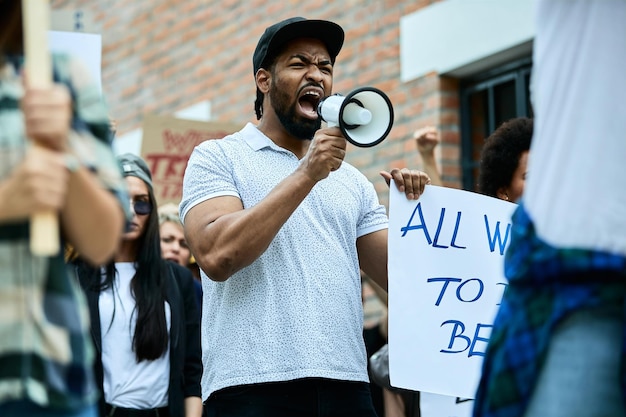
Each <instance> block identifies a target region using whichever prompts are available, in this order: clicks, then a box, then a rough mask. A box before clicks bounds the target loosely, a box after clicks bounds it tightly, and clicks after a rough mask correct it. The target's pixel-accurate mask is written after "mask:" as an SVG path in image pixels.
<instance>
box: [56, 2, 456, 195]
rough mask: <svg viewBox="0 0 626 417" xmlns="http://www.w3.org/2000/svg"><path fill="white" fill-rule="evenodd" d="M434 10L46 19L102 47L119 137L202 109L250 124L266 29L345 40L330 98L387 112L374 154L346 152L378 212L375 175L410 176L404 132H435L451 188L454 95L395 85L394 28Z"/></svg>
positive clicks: (218, 11) (204, 5) (400, 5)
mask: <svg viewBox="0 0 626 417" xmlns="http://www.w3.org/2000/svg"><path fill="white" fill-rule="evenodd" d="M433 2H434V0H405V1H400V0H397V1H394V0H345V1H341V2H322V3H320V2H318V1H311V0H298V1H296V0H284V1H274V2H265V1H258V0H257V1H254V0H251V1H246V2H243V1H238V0H220V1H213V0H99V1H89V0H52V2H51V4H52V7H53V8H54V9H59V10H61V9H65V10H76V9H78V10H82V11H84V12H85V13H88V14H90V15H91V16H92V17H93V20H94V22H95V25H96V29H97V30H98V31H99V32H100V33H101V34H102V42H103V57H102V58H103V61H102V63H103V70H102V71H103V72H102V73H103V88H104V92H105V94H106V99H107V102H108V103H109V106H110V108H111V114H112V116H113V117H114V118H115V119H117V121H118V129H119V132H120V133H124V132H127V131H130V130H132V129H135V128H138V127H140V126H141V121H142V115H143V114H145V113H156V114H172V113H173V112H174V111H176V110H179V109H182V108H185V107H188V106H190V105H192V104H194V103H197V102H199V101H202V100H210V102H211V111H212V116H213V119H214V120H221V121H235V122H240V123H244V122H247V121H254V120H255V116H254V109H253V102H254V98H255V88H254V79H253V75H252V53H253V51H254V47H255V46H256V42H257V40H258V38H259V36H260V35H261V33H262V32H263V30H264V29H265V27H267V26H269V25H270V24H272V23H275V22H276V21H278V20H281V19H283V18H286V17H291V16H295V15H301V16H305V17H308V18H321V19H329V20H333V21H335V22H337V23H339V24H340V25H341V26H342V27H343V28H344V30H345V31H346V42H345V44H344V48H343V50H342V51H341V53H340V55H339V57H338V61H337V66H336V69H335V85H334V91H335V92H342V93H347V92H349V91H351V90H352V89H353V88H356V87H360V86H366V85H371V86H375V87H377V88H380V89H381V90H383V91H384V92H385V93H387V94H388V95H389V97H390V98H391V101H392V103H393V104H394V110H395V122H394V127H393V129H392V131H391V134H390V136H389V137H388V138H387V140H385V141H384V142H383V143H381V144H380V145H378V146H376V147H374V148H367V149H357V148H354V147H351V149H350V151H349V153H348V157H347V160H348V161H349V162H350V163H353V164H354V165H356V166H357V167H359V168H360V169H361V170H362V171H363V172H364V173H365V175H366V176H367V177H368V178H370V179H371V180H372V181H373V182H374V185H375V187H376V189H377V190H378V191H379V195H380V196H381V201H383V202H384V203H385V204H386V203H387V195H386V194H387V193H386V190H387V186H386V185H385V184H384V181H383V180H382V178H380V177H379V176H378V172H379V171H380V170H382V169H389V168H390V167H392V166H395V167H405V166H407V167H412V168H419V167H420V166H421V161H420V160H419V156H418V154H417V151H416V148H415V143H414V142H413V139H412V132H413V131H414V130H415V129H416V128H418V127H421V126H424V125H426V124H432V125H436V126H438V127H439V128H440V129H441V131H442V140H443V143H442V146H441V147H440V148H439V152H440V154H439V156H440V162H441V164H440V165H441V168H442V171H443V175H444V181H445V182H446V184H447V185H450V186H459V185H460V169H459V160H460V159H459V155H460V147H459V135H460V134H459V120H458V119H459V116H458V107H459V103H458V85H457V82H456V80H453V79H445V78H441V77H439V76H438V75H437V74H428V75H427V76H424V77H422V78H420V79H417V80H412V81H410V82H407V83H401V82H400V61H399V53H400V45H399V35H400V29H399V22H400V18H401V17H402V16H404V15H406V14H408V13H411V12H414V11H416V10H419V9H420V8H422V7H426V6H428V5H429V4H430V3H433Z"/></svg>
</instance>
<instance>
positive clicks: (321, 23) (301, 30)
mask: <svg viewBox="0 0 626 417" xmlns="http://www.w3.org/2000/svg"><path fill="white" fill-rule="evenodd" d="M344 36H345V35H344V32H343V29H342V28H341V26H339V25H338V24H336V23H333V22H329V21H328V20H309V19H305V18H304V17H292V18H289V19H286V20H283V21H282V22H278V23H275V24H273V25H272V26H270V27H268V28H267V29H265V32H263V35H262V36H261V38H260V39H259V43H258V44H257V45H256V49H255V50H254V55H253V57H252V64H253V75H255V76H256V72H257V71H258V70H259V68H261V67H262V66H263V62H264V61H265V60H266V59H267V58H268V57H272V56H274V55H275V54H276V53H277V52H278V51H279V50H280V48H281V47H282V46H283V45H285V44H286V43H287V42H289V41H291V40H294V39H298V38H315V39H319V40H321V41H322V42H324V44H325V45H326V49H327V50H328V53H329V54H330V59H331V61H332V62H333V63H334V62H335V58H336V57H337V55H338V54H339V51H340V50H341V47H342V46H343V40H344Z"/></svg>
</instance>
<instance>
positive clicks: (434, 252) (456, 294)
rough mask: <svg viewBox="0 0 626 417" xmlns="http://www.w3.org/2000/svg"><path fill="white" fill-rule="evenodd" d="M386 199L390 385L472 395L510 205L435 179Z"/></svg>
mask: <svg viewBox="0 0 626 417" xmlns="http://www.w3.org/2000/svg"><path fill="white" fill-rule="evenodd" d="M389 201H390V203H389V369H390V377H391V384H392V385H393V386H395V387H400V388H407V389H412V390H417V391H424V392H431V393H435V394H442V395H448V396H453V397H461V398H474V395H475V391H476V387H477V384H478V380H479V377H480V371H481V366H482V361H483V357H484V352H485V349H486V347H487V342H488V340H489V337H490V335H491V327H492V323H493V319H494V317H495V314H496V312H497V308H498V305H499V303H500V300H501V298H502V294H503V291H504V289H505V287H506V280H505V278H504V269H503V264H504V252H505V250H506V247H507V246H508V243H509V240H510V235H511V215H512V214H513V211H514V210H515V208H516V205H515V204H512V203H508V202H505V201H502V200H498V199H495V198H491V197H486V196H483V195H480V194H476V193H472V192H468V191H463V190H456V189H451V188H444V187H436V186H427V187H426V190H425V191H424V194H423V195H422V196H421V197H420V199H419V200H417V201H409V200H407V199H406V197H405V196H404V193H400V192H399V191H398V190H397V188H396V187H395V186H392V187H390V198H389Z"/></svg>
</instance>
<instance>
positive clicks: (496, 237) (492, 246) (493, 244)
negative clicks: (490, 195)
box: [485, 214, 511, 255]
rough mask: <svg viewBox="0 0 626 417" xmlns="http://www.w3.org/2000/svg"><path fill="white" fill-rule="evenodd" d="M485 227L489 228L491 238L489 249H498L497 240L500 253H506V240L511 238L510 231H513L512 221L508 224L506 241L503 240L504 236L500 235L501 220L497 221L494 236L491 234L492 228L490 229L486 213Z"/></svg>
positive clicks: (488, 233) (488, 236) (489, 237)
mask: <svg viewBox="0 0 626 417" xmlns="http://www.w3.org/2000/svg"><path fill="white" fill-rule="evenodd" d="M485 227H486V228H487V239H488V240H489V249H490V250H491V252H493V251H495V250H496V241H497V243H498V246H499V247H500V255H504V249H505V248H506V242H507V240H508V239H509V232H510V231H511V223H509V224H507V225H506V233H505V235H504V241H502V238H501V237H500V222H497V223H496V227H495V230H494V233H493V236H492V235H491V230H490V229H489V219H488V218H487V215H486V214H485Z"/></svg>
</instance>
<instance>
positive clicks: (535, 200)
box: [474, 0, 626, 417]
mask: <svg viewBox="0 0 626 417" xmlns="http://www.w3.org/2000/svg"><path fill="white" fill-rule="evenodd" d="M536 6H537V9H536V23H537V25H536V26H537V32H536V37H535V40H534V46H533V48H534V51H533V55H534V57H533V73H532V78H531V79H532V100H533V108H534V110H535V120H534V136H533V139H532V145H531V150H530V154H529V159H528V172H529V175H528V179H527V180H526V184H525V187H524V194H523V197H522V200H521V204H520V206H519V207H518V208H517V210H516V212H515V214H514V216H513V229H512V235H511V239H512V240H511V243H510V246H509V248H508V250H507V253H506V259H505V274H506V277H507V278H508V280H509V285H508V288H507V289H506V291H505V293H504V297H503V299H502V303H501V305H500V309H499V311H498V314H497V317H496V319H495V322H494V327H493V331H492V334H491V338H490V340H489V344H488V346H487V351H486V356H485V361H484V364H483V372H482V377H481V380H480V384H479V387H478V391H477V395H476V401H475V407H474V416H475V417H492V416H506V417H517V416H520V417H521V416H525V417H535V416H537V417H538V416H541V417H565V416H567V417H579V416H580V417H582V416H585V417H587V416H612V417H619V416H624V415H626V412H625V407H624V401H625V399H626V385H624V382H625V378H626V368H625V365H626V362H625V358H626V356H625V352H626V350H625V349H626V346H625V344H624V337H625V333H624V326H625V325H626V319H625V313H624V311H625V310H624V306H625V301H626V216H625V215H624V214H625V208H626V192H624V178H626V163H624V161H625V159H624V158H625V156H626V134H625V132H626V117H624V115H625V114H626V104H625V101H624V97H625V96H626V78H625V77H624V74H623V72H624V68H626V25H624V22H626V1H624V0H607V1H590V0H574V1H571V0H551V1H539V2H537V5H536Z"/></svg>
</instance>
